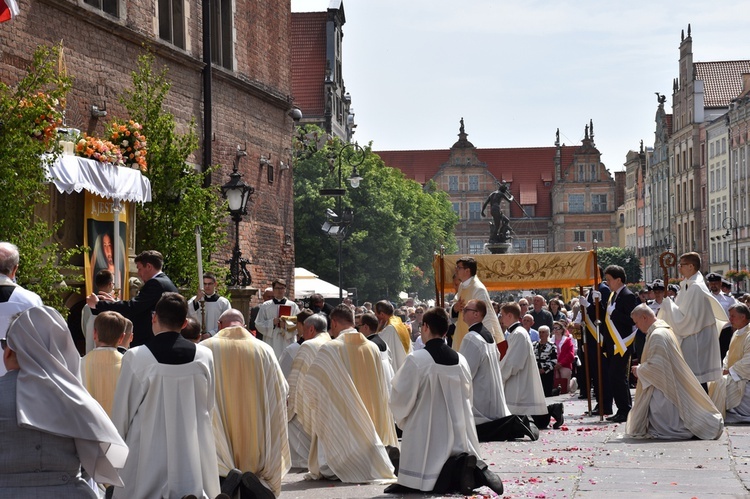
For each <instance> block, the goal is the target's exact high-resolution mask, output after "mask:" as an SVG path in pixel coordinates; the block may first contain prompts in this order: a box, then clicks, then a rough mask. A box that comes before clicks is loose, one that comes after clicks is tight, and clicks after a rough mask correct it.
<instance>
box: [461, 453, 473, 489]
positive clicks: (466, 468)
mask: <svg viewBox="0 0 750 499" xmlns="http://www.w3.org/2000/svg"><path fill="white" fill-rule="evenodd" d="M459 465H460V467H461V468H460V471H459V475H458V492H459V493H461V494H463V495H471V493H472V491H473V490H474V487H475V483H474V470H475V469H476V467H477V456H475V455H473V454H466V456H465V457H464V458H463V459H461V460H459Z"/></svg>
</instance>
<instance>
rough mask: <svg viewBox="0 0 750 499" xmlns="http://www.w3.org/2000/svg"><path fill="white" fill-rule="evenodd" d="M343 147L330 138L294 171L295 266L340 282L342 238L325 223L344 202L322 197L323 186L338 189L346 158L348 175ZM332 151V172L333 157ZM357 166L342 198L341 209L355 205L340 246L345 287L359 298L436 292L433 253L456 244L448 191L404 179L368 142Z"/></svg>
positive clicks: (330, 280)
mask: <svg viewBox="0 0 750 499" xmlns="http://www.w3.org/2000/svg"><path fill="white" fill-rule="evenodd" d="M342 147H346V146H345V145H344V144H342V143H341V142H340V141H338V140H333V141H330V142H329V143H328V145H326V146H325V148H323V150H320V151H318V152H315V153H313V154H312V155H310V156H309V157H307V158H304V159H299V160H298V161H297V163H296V164H295V174H294V219H295V224H294V226H295V245H296V254H295V259H296V264H297V266H298V267H304V268H307V269H308V270H310V271H312V272H315V273H316V274H318V275H320V277H321V278H322V279H325V280H327V281H329V282H332V283H338V242H337V241H336V240H334V239H333V238H330V237H328V236H326V234H324V233H323V232H322V230H321V226H322V224H323V222H325V219H326V217H325V211H326V208H330V209H332V210H334V211H336V212H337V213H339V212H338V210H339V209H340V207H339V206H338V205H337V200H336V198H333V197H327V196H321V195H320V193H319V190H320V189H321V188H332V187H338V165H339V162H338V161H339V160H338V158H339V157H341V158H344V160H343V161H342V166H341V168H342V172H341V173H342V177H343V178H344V179H346V178H348V177H349V175H350V174H351V172H352V168H351V166H350V164H349V163H348V162H347V161H346V159H345V158H346V157H347V154H346V152H345V153H344V154H340V151H341V150H342ZM334 155H335V158H336V159H335V161H334V169H333V171H332V170H331V167H330V165H329V161H328V158H329V156H334ZM357 169H358V171H359V173H360V175H361V176H362V177H363V180H362V184H361V186H360V187H359V188H358V189H353V188H348V190H347V191H348V192H347V194H346V196H344V197H343V199H341V203H342V207H343V208H352V209H353V210H354V222H353V223H352V225H351V227H350V229H349V235H348V236H347V238H346V239H345V240H344V241H343V244H342V248H343V252H342V269H343V272H342V275H343V278H342V280H343V286H344V287H345V288H357V292H358V297H359V301H360V302H361V301H364V300H370V301H375V300H379V299H383V298H390V299H392V300H397V296H398V293H399V292H401V291H409V292H418V293H419V295H420V296H421V297H423V298H426V297H429V296H433V295H434V284H433V272H432V258H433V253H434V251H436V250H438V249H439V247H440V246H441V245H445V246H446V248H447V251H454V250H455V248H456V242H455V237H454V235H453V229H454V227H455V224H456V223H457V221H458V220H457V217H456V215H455V213H454V212H453V209H452V207H451V204H450V202H449V201H448V197H447V195H446V194H445V193H444V192H442V191H439V190H438V189H437V188H436V187H435V186H434V184H428V185H427V186H426V188H424V189H423V188H422V186H421V185H420V184H418V183H417V182H415V181H413V180H408V179H406V178H405V177H404V175H403V173H401V172H400V171H399V170H397V169H394V168H390V167H388V166H386V165H385V164H384V163H383V161H382V160H381V159H380V157H378V156H377V155H376V154H374V153H372V151H371V150H370V148H369V147H368V148H366V149H365V158H364V161H363V163H362V164H361V165H359V166H357ZM345 182H346V181H345ZM346 187H348V184H347V185H346ZM340 214H341V213H339V215H340Z"/></svg>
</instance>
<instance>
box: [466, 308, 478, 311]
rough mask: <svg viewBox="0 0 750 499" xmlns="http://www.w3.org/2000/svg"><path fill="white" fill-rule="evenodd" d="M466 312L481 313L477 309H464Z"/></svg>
mask: <svg viewBox="0 0 750 499" xmlns="http://www.w3.org/2000/svg"><path fill="white" fill-rule="evenodd" d="M464 312H479V310H477V309H476V308H464Z"/></svg>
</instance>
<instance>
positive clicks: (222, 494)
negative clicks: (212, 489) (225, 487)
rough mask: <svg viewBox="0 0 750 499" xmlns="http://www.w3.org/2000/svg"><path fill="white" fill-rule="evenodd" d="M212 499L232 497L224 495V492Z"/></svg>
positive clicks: (229, 498) (228, 498) (230, 498)
mask: <svg viewBox="0 0 750 499" xmlns="http://www.w3.org/2000/svg"><path fill="white" fill-rule="evenodd" d="M214 499H232V496H230V495H229V494H225V493H224V492H222V493H221V494H219V495H218V496H216V497H215V498H214Z"/></svg>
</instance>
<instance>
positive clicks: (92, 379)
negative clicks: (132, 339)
mask: <svg viewBox="0 0 750 499" xmlns="http://www.w3.org/2000/svg"><path fill="white" fill-rule="evenodd" d="M92 322H93V323H94V332H93V337H94V344H95V348H94V349H93V350H91V351H90V352H89V353H87V354H86V355H85V356H84V357H83V358H82V359H81V381H82V382H83V386H85V387H86V390H88V392H89V393H90V394H91V396H92V397H94V398H95V399H96V401H97V402H99V404H101V406H102V408H103V409H104V410H105V411H106V412H107V416H109V417H110V419H111V418H112V404H113V402H114V400H115V389H116V388H117V380H118V379H119V377H120V369H121V367H122V354H121V353H120V352H118V351H117V345H119V344H120V341H121V340H122V339H123V338H124V337H125V326H126V319H125V317H123V316H122V314H120V313H119V312H112V311H107V312H102V313H100V314H99V315H97V316H96V317H95V318H94V320H93V321H92Z"/></svg>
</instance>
